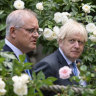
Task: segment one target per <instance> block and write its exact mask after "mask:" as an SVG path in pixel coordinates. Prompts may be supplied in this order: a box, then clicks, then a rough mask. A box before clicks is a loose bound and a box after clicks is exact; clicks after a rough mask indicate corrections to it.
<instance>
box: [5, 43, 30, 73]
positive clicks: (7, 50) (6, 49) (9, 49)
mask: <svg viewBox="0 0 96 96" xmlns="http://www.w3.org/2000/svg"><path fill="white" fill-rule="evenodd" d="M3 52H13V50H12V49H11V48H10V47H9V46H8V45H6V44H5V45H4V47H3ZM14 55H15V53H14ZM15 56H16V55H15ZM26 56H27V60H28V61H29V62H30V59H29V57H28V55H26ZM16 58H17V56H16ZM17 59H18V58H17ZM30 73H31V74H32V70H30Z"/></svg>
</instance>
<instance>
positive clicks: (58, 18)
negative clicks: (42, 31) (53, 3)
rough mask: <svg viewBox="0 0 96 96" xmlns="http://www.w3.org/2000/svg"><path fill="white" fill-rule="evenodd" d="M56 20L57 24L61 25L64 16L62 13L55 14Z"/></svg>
mask: <svg viewBox="0 0 96 96" xmlns="http://www.w3.org/2000/svg"><path fill="white" fill-rule="evenodd" d="M54 20H55V22H56V23H60V22H61V21H62V14H61V13H60V12H56V13H55V14H54Z"/></svg>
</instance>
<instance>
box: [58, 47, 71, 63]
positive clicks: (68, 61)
mask: <svg viewBox="0 0 96 96" xmlns="http://www.w3.org/2000/svg"><path fill="white" fill-rule="evenodd" d="M59 51H60V53H61V54H62V56H63V57H64V59H65V60H66V62H67V64H68V65H70V64H72V61H70V60H69V59H68V58H67V57H66V56H65V54H64V52H63V51H62V49H61V48H60V47H59Z"/></svg>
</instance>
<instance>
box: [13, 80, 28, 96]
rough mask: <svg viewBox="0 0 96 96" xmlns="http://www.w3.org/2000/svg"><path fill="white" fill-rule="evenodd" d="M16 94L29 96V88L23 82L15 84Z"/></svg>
mask: <svg viewBox="0 0 96 96" xmlns="http://www.w3.org/2000/svg"><path fill="white" fill-rule="evenodd" d="M13 86H14V93H16V94H17V95H19V96H23V95H27V93H28V88H27V84H23V83H22V82H18V83H14V85H13Z"/></svg>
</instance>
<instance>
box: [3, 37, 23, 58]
mask: <svg viewBox="0 0 96 96" xmlns="http://www.w3.org/2000/svg"><path fill="white" fill-rule="evenodd" d="M5 44H6V45H8V46H9V47H10V48H11V49H12V50H13V52H14V53H15V55H16V56H17V58H18V59H19V55H22V54H23V53H22V52H21V51H20V49H18V48H17V47H15V46H14V45H13V44H12V43H10V42H9V41H8V40H7V39H6V38H5Z"/></svg>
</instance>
